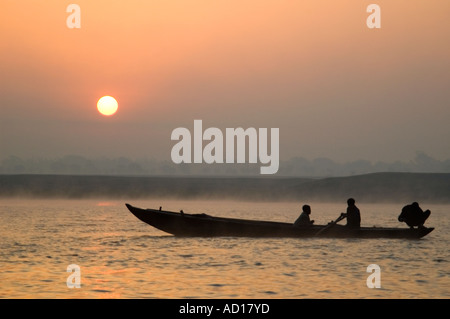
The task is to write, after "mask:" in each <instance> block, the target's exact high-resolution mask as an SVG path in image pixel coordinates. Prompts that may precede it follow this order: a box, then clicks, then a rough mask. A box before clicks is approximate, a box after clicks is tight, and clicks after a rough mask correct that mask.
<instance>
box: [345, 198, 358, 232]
mask: <svg viewBox="0 0 450 319" xmlns="http://www.w3.org/2000/svg"><path fill="white" fill-rule="evenodd" d="M347 204H348V207H347V213H346V214H345V216H346V217H347V225H346V226H347V227H349V228H360V227H361V214H360V212H359V208H358V207H356V205H355V200H354V199H353V198H349V199H348V200H347Z"/></svg>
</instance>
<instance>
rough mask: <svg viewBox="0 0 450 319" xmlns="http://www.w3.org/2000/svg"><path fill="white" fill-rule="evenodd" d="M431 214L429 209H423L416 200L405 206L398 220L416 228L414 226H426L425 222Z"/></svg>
mask: <svg viewBox="0 0 450 319" xmlns="http://www.w3.org/2000/svg"><path fill="white" fill-rule="evenodd" d="M430 214H431V212H430V210H429V209H427V210H426V211H423V210H422V208H420V206H419V203H417V202H414V203H412V204H411V205H406V206H405V207H403V209H402V212H401V214H400V216H398V221H399V222H405V223H406V224H407V225H408V226H409V227H411V228H414V226H418V227H424V226H423V224H424V223H425V221H426V220H427V218H428V217H430Z"/></svg>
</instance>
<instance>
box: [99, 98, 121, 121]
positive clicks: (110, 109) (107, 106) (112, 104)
mask: <svg viewBox="0 0 450 319" xmlns="http://www.w3.org/2000/svg"><path fill="white" fill-rule="evenodd" d="M118 107H119V104H118V103H117V101H116V99H115V98H113V97H112V96H103V97H102V98H100V100H98V102H97V109H98V111H99V112H100V113H101V114H103V115H106V116H110V115H113V114H114V113H116V112H117V109H118Z"/></svg>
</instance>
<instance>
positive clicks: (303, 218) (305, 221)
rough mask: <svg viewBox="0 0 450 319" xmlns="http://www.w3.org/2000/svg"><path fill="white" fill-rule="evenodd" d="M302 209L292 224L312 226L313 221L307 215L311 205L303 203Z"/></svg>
mask: <svg viewBox="0 0 450 319" xmlns="http://www.w3.org/2000/svg"><path fill="white" fill-rule="evenodd" d="M302 209H303V211H302V213H301V214H300V216H299V217H298V218H297V220H296V221H295V223H294V226H298V227H304V226H312V224H313V223H314V221H313V220H310V219H309V215H310V214H311V207H310V206H309V205H303V207H302Z"/></svg>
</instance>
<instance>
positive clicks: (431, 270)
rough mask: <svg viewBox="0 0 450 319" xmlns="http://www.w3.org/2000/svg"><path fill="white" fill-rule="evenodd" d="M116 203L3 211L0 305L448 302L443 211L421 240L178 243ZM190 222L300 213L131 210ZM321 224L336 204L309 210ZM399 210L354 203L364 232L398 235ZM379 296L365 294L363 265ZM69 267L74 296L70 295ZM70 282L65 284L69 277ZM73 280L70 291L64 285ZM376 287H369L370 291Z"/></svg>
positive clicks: (448, 212) (216, 207)
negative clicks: (374, 229) (65, 301)
mask: <svg viewBox="0 0 450 319" xmlns="http://www.w3.org/2000/svg"><path fill="white" fill-rule="evenodd" d="M124 204H125V203H124V202H122V201H111V200H18V199H13V200H7V199H2V200H0V234H1V241H0V283H1V286H0V298H170V299H172V298H219V299H222V298H236V299H240V298H263V299H267V298H270V299H271V298H274V299H275V298H276V299H302V298H352V299H353V298H355V299H359V298H382V299H386V298H402V299H403V298H408V299H409V298H449V297H450V252H449V238H450V236H449V232H448V229H449V226H450V206H448V205H427V204H426V203H420V204H421V206H422V208H423V209H430V210H431V212H432V213H431V217H430V218H429V220H428V221H427V223H426V226H429V227H436V229H435V230H434V231H433V232H432V233H430V234H429V235H427V236H426V237H424V238H422V239H420V240H402V239H324V238H311V239H285V238H176V237H173V236H170V235H168V234H165V233H163V232H161V231H159V230H156V229H154V228H153V227H151V226H149V225H147V224H145V223H143V222H141V221H139V220H138V219H137V218H136V217H134V216H133V215H132V214H131V213H129V212H128V210H127V209H126V207H125V205H124ZM130 204H132V205H134V206H138V207H144V208H159V206H163V209H165V210H174V211H179V210H180V209H183V210H184V212H186V213H207V214H210V215H215V216H223V217H237V218H247V219H257V220H274V221H283V222H293V221H295V219H296V218H297V217H298V215H299V213H300V207H301V205H303V204H304V203H278V202H277V203H267V202H241V201H225V200H224V201H211V200H205V201H201V200H193V201H177V200H162V201H156V200H136V201H132V202H130ZM308 204H310V205H311V207H312V215H311V218H312V219H314V220H315V221H316V224H326V223H328V222H329V221H331V220H334V219H336V218H337V217H338V216H339V214H340V212H343V211H345V208H346V205H345V202H343V203H308ZM404 204H406V203H402V204H366V203H357V206H358V207H359V208H360V210H361V215H362V226H374V225H375V226H386V227H388V226H389V227H404V225H402V224H400V223H399V222H398V221H397V216H398V215H399V213H400V210H401V208H402V206H403V205H404ZM372 264H376V265H378V266H379V269H380V271H379V273H378V274H379V277H378V279H379V282H380V284H381V288H368V284H367V278H368V277H369V276H370V275H371V274H372V273H371V272H370V273H369V272H368V271H367V267H368V266H369V265H372ZM69 265H77V266H78V267H79V273H78V274H79V277H78V278H79V282H80V288H69V287H68V284H67V281H68V280H67V279H68V277H69V276H73V275H76V273H72V272H70V273H69V272H67V267H68V266H69ZM71 278H72V277H71ZM75 282H76V281H74V280H73V281H72V280H70V282H69V286H73V285H74V283H75ZM373 282H375V281H373Z"/></svg>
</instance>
